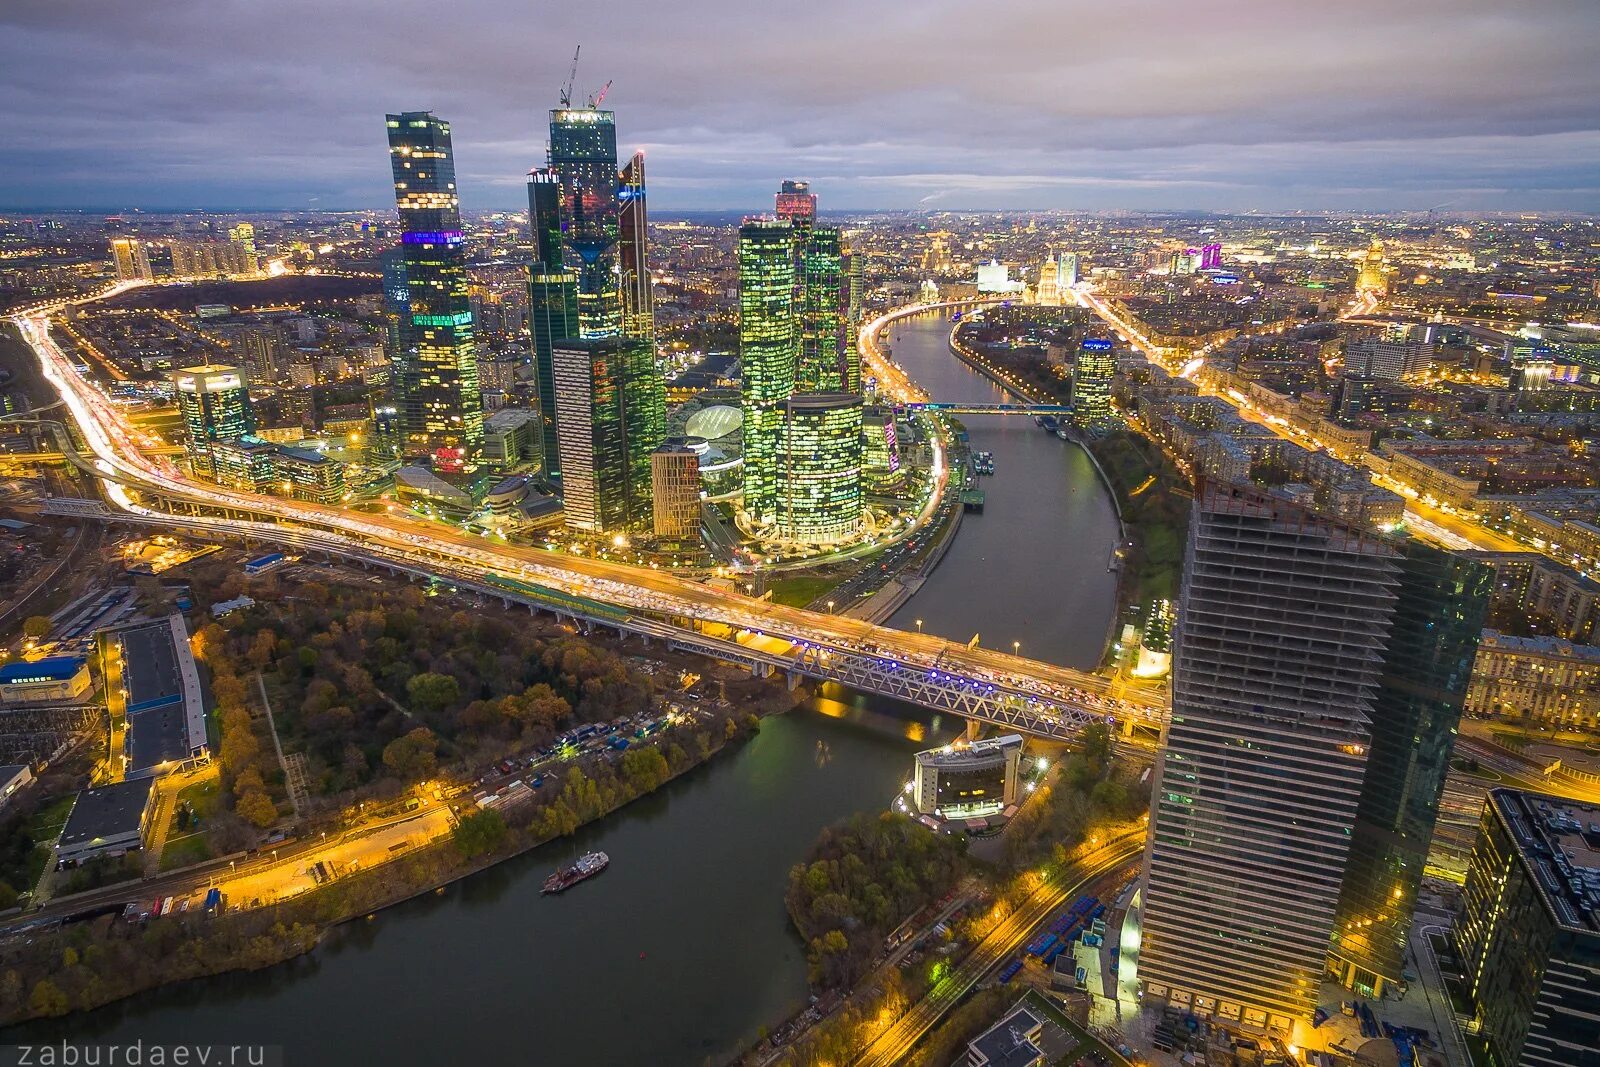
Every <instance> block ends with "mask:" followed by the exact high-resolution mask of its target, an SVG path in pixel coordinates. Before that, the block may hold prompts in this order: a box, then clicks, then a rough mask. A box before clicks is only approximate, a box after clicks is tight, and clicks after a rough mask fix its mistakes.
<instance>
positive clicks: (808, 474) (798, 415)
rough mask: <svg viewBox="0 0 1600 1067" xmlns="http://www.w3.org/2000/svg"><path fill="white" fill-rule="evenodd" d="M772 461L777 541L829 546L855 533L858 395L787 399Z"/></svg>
mask: <svg viewBox="0 0 1600 1067" xmlns="http://www.w3.org/2000/svg"><path fill="white" fill-rule="evenodd" d="M777 459H778V463H777V468H778V469H777V484H776V486H775V487H774V488H775V490H776V492H775V496H776V500H777V509H776V519H777V523H776V530H775V532H776V533H777V535H778V537H780V538H782V539H783V540H786V541H798V542H801V543H804V544H812V545H831V544H837V543H839V542H841V541H848V540H850V539H851V538H853V537H855V536H856V535H857V534H859V533H860V532H861V397H860V396H857V395H855V394H853V393H796V394H794V395H793V396H792V397H790V398H789V400H788V402H787V403H785V405H784V407H783V422H782V425H781V427H780V430H779V438H778V457H777ZM748 465H749V457H748V455H747V457H746V467H747V468H748Z"/></svg>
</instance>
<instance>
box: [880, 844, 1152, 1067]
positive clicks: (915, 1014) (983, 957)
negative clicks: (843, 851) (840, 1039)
mask: <svg viewBox="0 0 1600 1067" xmlns="http://www.w3.org/2000/svg"><path fill="white" fill-rule="evenodd" d="M1144 836H1145V835H1144V831H1143V830H1137V831H1134V832H1133V833H1129V834H1123V835H1121V836H1119V837H1114V838H1112V839H1110V840H1109V841H1107V842H1106V843H1105V844H1103V845H1100V846H1098V847H1097V848H1094V849H1092V850H1091V851H1089V852H1088V853H1086V854H1085V855H1084V856H1082V857H1081V858H1080V859H1078V860H1077V861H1076V862H1075V863H1073V865H1072V866H1071V867H1069V868H1067V869H1066V870H1065V871H1063V872H1061V874H1060V875H1058V876H1057V877H1056V878H1054V879H1052V880H1049V881H1046V882H1045V883H1044V884H1043V885H1041V886H1040V887H1039V888H1038V889H1037V890H1035V891H1034V893H1033V895H1032V896H1030V897H1029V898H1028V899H1027V900H1026V901H1025V902H1024V903H1023V904H1022V905H1021V906H1020V907H1019V908H1017V910H1016V911H1014V912H1012V913H1011V914H1010V915H1008V916H1007V917H1006V918H1004V919H1002V920H1001V921H1000V922H999V924H998V925H996V926H995V928H994V929H993V930H992V931H990V932H989V934H988V936H987V937H985V938H984V939H983V940H982V941H980V942H979V943H978V945H977V946H976V947H975V948H974V949H973V950H972V951H971V952H970V953H968V954H967V957H966V958H965V959H964V960H962V961H961V963H960V964H959V965H958V966H957V967H956V968H955V969H954V970H953V971H951V973H950V974H948V975H946V976H945V977H944V978H942V979H940V980H939V983H938V984H937V985H935V986H934V987H933V989H931V990H929V991H928V993H927V995H926V996H924V997H923V998H922V999H921V1000H919V1001H917V1003H916V1004H914V1005H912V1006H911V1009H910V1010H909V1011H907V1012H906V1013H905V1014H904V1015H902V1016H901V1017H900V1018H899V1019H897V1020H896V1021H895V1022H894V1023H893V1024H892V1025H890V1027H889V1028H888V1029H887V1030H885V1031H884V1032H883V1033H882V1034H879V1035H878V1037H877V1039H876V1040H875V1041H873V1042H872V1044H871V1045H869V1046H867V1048H866V1050H865V1051H864V1052H862V1054H861V1055H860V1056H859V1057H858V1058H857V1059H856V1060H855V1067H889V1065H890V1064H893V1063H898V1062H899V1061H900V1060H901V1059H902V1058H903V1057H904V1056H905V1055H906V1054H907V1053H909V1052H910V1051H911V1050H912V1048H913V1047H915V1045H916V1043H917V1042H918V1041H919V1040H921V1038H922V1035H923V1034H926V1033H927V1032H928V1031H929V1030H930V1029H932V1028H933V1026H934V1025H935V1024H936V1023H937V1022H938V1021H939V1020H940V1019H941V1018H943V1017H944V1015H945V1013H946V1012H948V1011H949V1010H950V1009H951V1008H953V1007H955V1006H956V1005H957V1004H958V1003H960V1002H961V1000H962V998H964V997H965V996H966V995H967V993H968V992H970V991H971V990H972V987H973V986H975V985H977V984H978V982H979V981H980V980H982V978H983V976H984V975H986V974H988V973H989V972H990V971H991V970H993V969H994V968H995V967H997V966H999V965H1000V963H1001V961H1003V960H1005V959H1006V958H1007V957H1009V956H1012V955H1015V954H1016V953H1017V952H1018V951H1019V950H1020V949H1021V948H1022V946H1023V945H1025V944H1027V942H1028V939H1029V938H1030V937H1031V936H1032V935H1033V932H1034V928H1035V927H1037V926H1038V925H1039V924H1040V923H1042V922H1044V921H1045V920H1046V919H1048V918H1049V917H1050V916H1051V915H1053V914H1055V913H1056V912H1058V911H1060V910H1061V908H1062V907H1063V906H1065V905H1066V904H1068V903H1069V902H1070V901H1071V900H1072V899H1073V898H1074V897H1076V896H1079V895H1080V894H1082V893H1085V892H1087V891H1088V890H1089V889H1090V888H1091V887H1092V886H1093V885H1095V884H1096V883H1099V882H1110V881H1114V880H1115V879H1116V878H1117V877H1120V876H1122V875H1123V874H1124V873H1126V872H1127V871H1129V870H1131V865H1132V863H1133V861H1135V860H1137V859H1138V858H1139V857H1140V856H1141V855H1142V854H1143V852H1144Z"/></svg>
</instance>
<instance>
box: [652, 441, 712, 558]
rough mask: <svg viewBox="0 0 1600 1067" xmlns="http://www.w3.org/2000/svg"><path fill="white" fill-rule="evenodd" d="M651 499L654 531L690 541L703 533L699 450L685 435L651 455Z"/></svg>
mask: <svg viewBox="0 0 1600 1067" xmlns="http://www.w3.org/2000/svg"><path fill="white" fill-rule="evenodd" d="M650 502H651V514H652V515H653V517H654V522H653V527H654V532H655V535H656V536H657V537H659V538H662V539H663V540H669V541H689V540H698V539H699V536H700V454H699V453H698V452H696V451H695V450H694V449H692V448H690V447H689V445H688V443H687V442H686V441H684V440H683V439H682V438H677V439H671V440H668V441H667V442H666V443H665V444H663V445H662V446H661V447H660V448H658V449H656V450H655V452H654V454H652V455H651V457H650Z"/></svg>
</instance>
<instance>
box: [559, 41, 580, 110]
mask: <svg viewBox="0 0 1600 1067" xmlns="http://www.w3.org/2000/svg"><path fill="white" fill-rule="evenodd" d="M582 51H583V45H581V44H580V45H579V46H578V47H577V48H574V49H573V50H572V70H570V71H568V72H567V84H566V86H565V87H564V88H563V89H562V90H561V106H562V107H571V106H572V83H573V82H575V81H577V80H578V54H579V53H580V52H582Z"/></svg>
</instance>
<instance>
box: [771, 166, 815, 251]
mask: <svg viewBox="0 0 1600 1067" xmlns="http://www.w3.org/2000/svg"><path fill="white" fill-rule="evenodd" d="M777 209H778V217H779V218H780V219H788V220H789V225H790V226H793V227H794V232H795V233H796V234H797V235H799V236H800V238H801V239H802V240H803V239H804V235H805V234H806V233H807V232H808V231H809V230H810V229H811V227H812V226H814V225H816V222H817V194H816V193H813V192H812V191H811V183H810V182H797V181H785V182H784V183H783V185H781V186H780V187H779V188H778V196H777Z"/></svg>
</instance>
